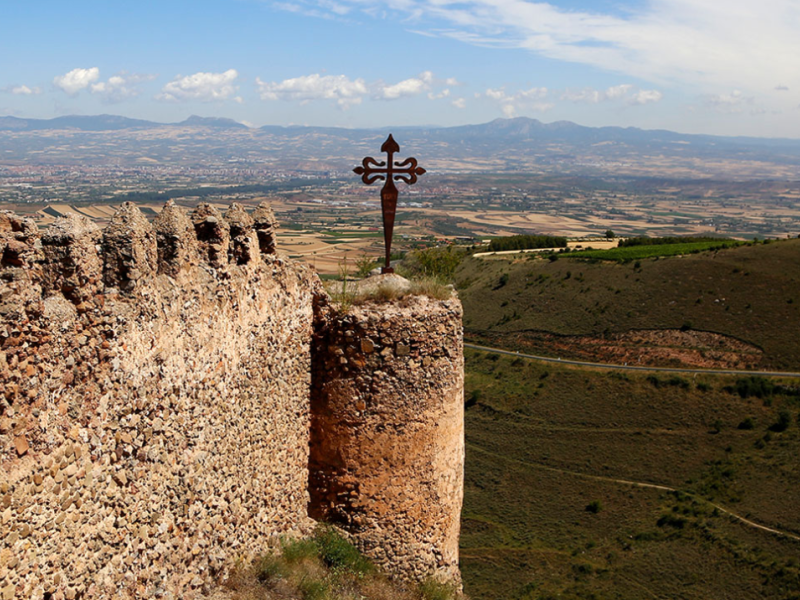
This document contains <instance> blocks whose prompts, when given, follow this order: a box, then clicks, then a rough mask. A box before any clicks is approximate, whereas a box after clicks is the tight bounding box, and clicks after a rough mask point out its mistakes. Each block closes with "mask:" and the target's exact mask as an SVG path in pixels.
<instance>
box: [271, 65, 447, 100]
mask: <svg viewBox="0 0 800 600" xmlns="http://www.w3.org/2000/svg"><path fill="white" fill-rule="evenodd" d="M448 81H449V82H451V83H452V84H453V85H459V83H458V81H456V80H455V79H453V78H450V79H446V80H439V79H436V77H434V75H433V73H431V72H430V71H423V72H422V73H420V74H419V75H418V76H416V77H410V78H409V79H404V80H402V81H399V82H397V83H391V84H389V83H385V82H383V81H377V82H374V83H367V82H365V81H364V80H363V79H350V78H349V77H347V76H346V75H320V74H319V73H313V74H311V75H304V76H301V77H294V78H292V79H284V80H283V81H262V80H261V79H260V78H256V87H257V88H258V93H259V96H261V99H262V100H285V101H289V102H299V103H300V104H307V103H308V102H311V101H313V100H333V101H335V102H336V103H337V104H338V105H339V106H340V107H341V108H349V107H351V106H354V105H356V104H361V102H362V101H363V99H364V97H365V96H367V95H368V94H369V95H370V96H371V97H372V98H373V99H374V100H398V99H400V98H410V97H414V96H419V95H420V94H423V93H425V92H428V94H427V96H428V98H429V99H430V100H440V99H442V98H447V97H448V96H449V95H450V90H449V88H445V89H442V90H440V91H437V89H438V88H441V86H442V85H443V84H446V82H448Z"/></svg>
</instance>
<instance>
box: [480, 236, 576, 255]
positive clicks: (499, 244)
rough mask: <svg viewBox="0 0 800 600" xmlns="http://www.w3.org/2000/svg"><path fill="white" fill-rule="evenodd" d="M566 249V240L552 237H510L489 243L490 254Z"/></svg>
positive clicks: (496, 239)
mask: <svg viewBox="0 0 800 600" xmlns="http://www.w3.org/2000/svg"><path fill="white" fill-rule="evenodd" d="M566 247H567V238H565V237H560V236H553V235H512V236H508V237H501V238H494V239H493V240H492V241H491V242H490V243H489V251H490V252H503V251H506V250H532V249H536V248H566Z"/></svg>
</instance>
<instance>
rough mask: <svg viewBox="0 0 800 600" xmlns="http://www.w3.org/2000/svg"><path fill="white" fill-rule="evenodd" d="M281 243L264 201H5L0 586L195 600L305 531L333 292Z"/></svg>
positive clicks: (49, 593) (0, 282)
mask: <svg viewBox="0 0 800 600" xmlns="http://www.w3.org/2000/svg"><path fill="white" fill-rule="evenodd" d="M270 220H272V222H270ZM274 252H275V247H274V217H273V216H272V212H271V211H270V210H269V209H268V207H266V206H264V207H262V208H261V209H260V210H259V211H258V212H257V214H256V219H255V222H254V219H252V218H251V217H250V216H248V215H247V213H245V212H244V211H243V210H242V209H241V208H240V207H237V206H233V207H231V209H230V211H228V213H226V215H222V214H220V212H219V211H218V210H217V209H216V208H214V207H212V206H210V205H200V206H198V207H197V208H196V209H195V210H193V211H192V212H191V213H188V214H187V213H186V212H184V211H183V209H181V208H179V207H177V206H175V205H174V204H172V203H168V204H167V206H166V207H165V208H164V210H163V211H162V212H161V213H160V214H159V216H158V218H157V219H156V220H155V222H154V223H152V224H151V223H148V221H147V220H146V219H145V218H144V217H143V215H142V214H141V213H140V212H139V210H138V209H137V208H136V207H135V206H134V205H132V204H125V205H124V206H122V208H121V209H120V210H119V211H118V213H117V214H116V216H115V217H114V218H113V221H112V222H111V224H110V225H109V226H108V227H107V228H106V229H105V230H103V231H101V230H100V229H98V228H97V227H96V226H95V225H94V224H93V223H91V222H90V221H88V220H86V219H84V218H82V217H78V216H71V217H69V218H66V219H62V220H59V221H57V222H56V223H55V224H54V225H53V226H52V227H51V228H49V229H48V230H47V231H46V232H45V234H44V235H43V236H42V237H40V235H39V232H38V231H37V229H36V227H35V225H34V224H33V223H32V222H31V221H29V220H25V219H21V218H19V217H17V216H15V215H13V214H12V213H9V212H0V600H9V599H11V598H25V599H27V598H36V599H38V598H50V599H53V600H57V599H61V598H67V599H69V600H74V599H76V598H133V597H136V598H150V597H157V598H192V597H194V596H196V595H198V594H199V593H201V592H202V591H203V590H204V589H205V588H207V586H208V585H210V584H212V583H213V582H215V581H216V580H217V579H219V578H222V577H224V575H225V574H226V573H227V571H228V570H229V569H230V567H231V565H232V564H233V563H234V561H235V560H236V559H237V558H238V557H248V556H250V555H252V554H253V553H255V552H259V551H263V549H264V547H265V546H266V544H267V543H268V541H269V540H270V538H274V537H275V536H279V535H281V534H285V533H293V532H300V533H302V532H304V531H307V530H308V528H309V527H310V525H311V521H310V519H309V518H308V514H307V503H308V491H307V490H308V487H307V486H308V438H309V426H310V425H309V419H310V416H309V396H310V382H311V378H310V356H311V353H310V340H311V335H312V326H313V305H314V298H315V297H316V296H318V295H319V294H320V293H321V291H320V289H319V287H318V286H319V279H318V278H317V277H316V275H315V274H314V273H313V272H311V271H309V270H307V268H305V267H302V266H300V265H297V264H295V263H292V262H290V261H287V260H284V259H281V258H278V257H277V256H276V255H275V254H274Z"/></svg>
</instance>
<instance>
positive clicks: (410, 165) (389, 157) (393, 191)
mask: <svg viewBox="0 0 800 600" xmlns="http://www.w3.org/2000/svg"><path fill="white" fill-rule="evenodd" d="M381 152H386V161H378V160H375V159H374V158H372V157H371V156H367V157H366V158H364V160H362V161H361V166H360V167H356V168H355V169H353V172H354V173H356V174H357V175H361V181H363V182H364V183H365V184H367V185H372V184H373V183H375V182H376V181H384V182H385V183H384V184H383V188H382V189H381V213H382V215H383V240H384V244H385V248H386V262H385V266H384V267H383V268H382V269H381V273H394V269H392V267H391V266H390V260H391V255H392V233H393V232H394V217H395V214H396V213H397V196H398V191H397V187H395V185H394V182H395V181H402V182H403V183H406V184H408V185H413V184H415V183H416V182H417V176H418V175H423V174H424V173H425V169H423V168H422V167H419V166H417V159H416V158H407V159H405V160H403V161H400V162H396V161H395V160H394V155H395V153H396V152H400V146H398V145H397V142H395V141H394V138H393V137H392V134H389V137H388V138H386V141H385V142H384V143H383V145H382V146H381Z"/></svg>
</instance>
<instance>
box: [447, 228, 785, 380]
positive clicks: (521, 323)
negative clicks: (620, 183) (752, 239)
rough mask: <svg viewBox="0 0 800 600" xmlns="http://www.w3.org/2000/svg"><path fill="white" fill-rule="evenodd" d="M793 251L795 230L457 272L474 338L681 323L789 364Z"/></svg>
mask: <svg viewBox="0 0 800 600" xmlns="http://www.w3.org/2000/svg"><path fill="white" fill-rule="evenodd" d="M799 257H800V240H797V239H793V240H785V241H780V242H772V243H769V244H763V243H762V244H757V245H753V246H743V247H737V248H729V249H724V250H719V251H714V252H703V253H699V254H690V255H686V256H679V257H668V258H651V259H642V260H640V261H635V262H629V263H626V264H619V263H611V262H600V261H586V260H580V259H568V258H560V259H558V260H556V261H553V262H551V261H548V260H546V259H542V258H536V257H532V258H528V257H524V258H517V259H515V260H492V261H483V260H479V259H474V258H473V259H467V260H465V261H464V262H463V263H462V264H461V266H460V267H459V269H458V271H457V273H456V281H457V284H458V288H459V290H460V297H461V300H462V303H463V305H464V314H465V320H464V325H465V330H466V333H467V337H472V339H477V338H476V336H479V335H485V334H499V335H501V337H503V338H505V345H506V346H513V344H512V342H511V341H510V340H511V339H512V338H513V337H519V338H520V339H525V338H535V337H536V335H538V334H541V333H549V334H556V335H564V336H578V335H580V336H584V335H594V336H596V335H604V334H606V335H608V334H615V333H622V332H628V331H636V330H663V329H673V330H678V329H681V328H683V329H689V330H697V331H707V332H713V333H717V334H723V335H726V336H731V337H733V338H736V339H738V340H742V341H745V342H748V343H750V344H752V345H755V346H756V347H758V348H760V349H761V350H763V357H762V359H761V362H760V364H758V365H757V366H758V367H760V368H765V369H775V370H797V369H798V368H800V338H798V336H797V331H798V329H800V260H798V258H799ZM495 342H497V340H495ZM500 343H502V340H501V342H500ZM512 349H513V347H512ZM535 349H536V350H538V351H541V350H543V348H541V347H540V348H535ZM561 356H565V355H563V354H562V355H561Z"/></svg>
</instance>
